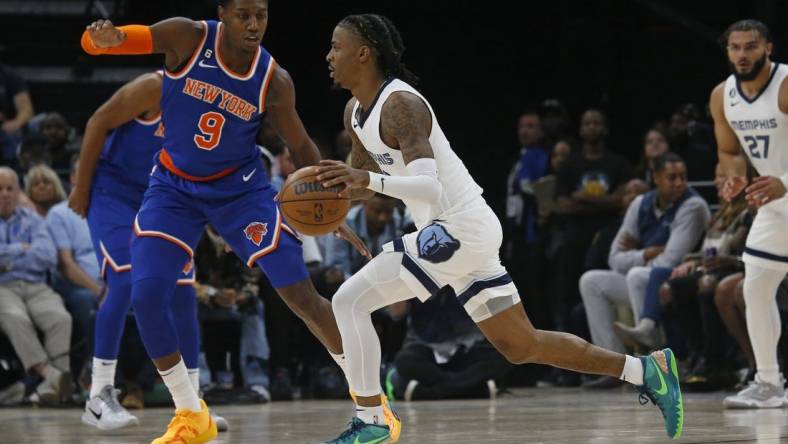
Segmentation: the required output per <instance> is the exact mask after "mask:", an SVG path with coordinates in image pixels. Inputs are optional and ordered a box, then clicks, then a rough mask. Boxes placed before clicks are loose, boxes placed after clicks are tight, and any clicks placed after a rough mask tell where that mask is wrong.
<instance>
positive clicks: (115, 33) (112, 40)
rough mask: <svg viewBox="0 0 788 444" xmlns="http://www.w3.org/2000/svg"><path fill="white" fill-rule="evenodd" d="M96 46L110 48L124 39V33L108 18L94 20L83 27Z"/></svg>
mask: <svg viewBox="0 0 788 444" xmlns="http://www.w3.org/2000/svg"><path fill="white" fill-rule="evenodd" d="M85 30H87V31H88V34H89V35H90V39H91V40H92V41H93V45H94V46H95V47H96V48H112V47H114V46H118V45H120V44H121V43H123V41H124V40H126V34H124V33H123V31H121V30H120V29H118V28H116V27H115V25H113V24H112V22H111V21H109V20H96V21H95V22H93V23H91V24H89V25H88V26H86V27H85Z"/></svg>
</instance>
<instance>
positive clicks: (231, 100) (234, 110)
mask: <svg viewBox="0 0 788 444" xmlns="http://www.w3.org/2000/svg"><path fill="white" fill-rule="evenodd" d="M183 93H184V94H187V95H190V96H192V97H194V98H195V99H197V100H202V101H204V102H206V103H210V104H214V103H216V104H217V106H218V107H219V109H223V110H225V111H227V112H228V113H230V114H233V115H235V116H238V117H240V118H241V119H243V120H246V121H249V119H251V118H252V116H253V115H254V113H255V112H257V107H256V106H254V105H252V104H251V103H249V102H247V101H246V100H244V99H242V98H240V97H238V96H236V95H235V94H233V93H231V92H230V91H227V90H225V89H222V88H219V87H218V86H215V85H211V84H210V83H207V82H203V81H201V80H194V79H192V78H191V77H187V78H186V83H185V84H184V85H183Z"/></svg>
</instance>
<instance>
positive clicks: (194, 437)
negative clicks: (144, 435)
mask: <svg viewBox="0 0 788 444" xmlns="http://www.w3.org/2000/svg"><path fill="white" fill-rule="evenodd" d="M200 407H202V408H201V409H200V411H199V412H193V411H191V410H186V409H178V410H175V417H174V418H172V421H170V424H169V425H168V426H167V433H165V434H164V435H162V436H161V437H159V438H156V439H154V440H153V441H152V442H151V444H203V443H206V442H209V441H211V440H213V439H214V438H216V435H217V431H216V423H215V422H213V419H212V418H211V413H210V412H209V411H208V406H207V405H205V401H203V400H202V399H201V400H200Z"/></svg>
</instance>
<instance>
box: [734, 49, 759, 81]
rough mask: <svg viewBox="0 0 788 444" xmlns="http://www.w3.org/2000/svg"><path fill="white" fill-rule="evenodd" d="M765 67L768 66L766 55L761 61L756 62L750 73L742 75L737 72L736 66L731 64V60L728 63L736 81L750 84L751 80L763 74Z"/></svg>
mask: <svg viewBox="0 0 788 444" xmlns="http://www.w3.org/2000/svg"><path fill="white" fill-rule="evenodd" d="M764 65H766V53H764V54H763V56H761V58H760V59H758V60H756V61H755V63H754V64H753V65H752V69H751V70H750V72H746V73H740V72H738V71H736V65H734V64H733V63H731V62H730V60H729V61H728V66H729V67H730V69H731V73H732V74H733V75H734V77H736V80H738V81H740V82H749V81H751V80H755V78H756V77H758V74H760V73H761V70H762V69H763V67H764Z"/></svg>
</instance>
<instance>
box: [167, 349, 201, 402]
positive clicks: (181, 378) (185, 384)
mask: <svg viewBox="0 0 788 444" xmlns="http://www.w3.org/2000/svg"><path fill="white" fill-rule="evenodd" d="M159 374H160V375H161V379H163V380H164V383H165V384H166V385H167V388H168V389H170V394H171V395H172V401H173V402H174V403H175V408H176V409H186V410H191V411H193V412H199V411H200V398H198V397H197V393H195V392H194V387H193V386H192V382H191V379H189V372H188V371H187V370H186V365H185V364H184V363H183V359H181V360H180V361H178V363H177V364H175V365H174V366H173V367H172V368H170V369H169V370H164V371H161V370H159Z"/></svg>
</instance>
